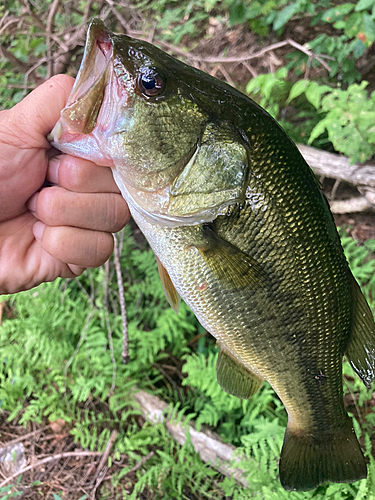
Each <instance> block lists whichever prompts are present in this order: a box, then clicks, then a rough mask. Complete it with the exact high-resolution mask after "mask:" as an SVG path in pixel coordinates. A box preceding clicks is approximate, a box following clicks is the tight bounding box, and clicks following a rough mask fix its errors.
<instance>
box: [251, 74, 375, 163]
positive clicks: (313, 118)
mask: <svg viewBox="0 0 375 500" xmlns="http://www.w3.org/2000/svg"><path fill="white" fill-rule="evenodd" d="M286 78H287V70H286V68H281V69H279V70H278V71H277V72H276V73H275V75H272V74H267V75H259V76H258V77H256V78H254V79H253V80H251V81H250V82H249V84H248V85H247V88H246V91H247V92H248V93H251V94H253V95H254V96H255V97H256V96H257V95H259V96H260V99H258V100H259V102H260V105H261V106H263V107H265V108H266V109H267V110H268V111H269V112H270V113H271V115H272V116H273V117H274V118H276V119H278V118H280V117H281V114H282V111H283V110H284V109H285V107H286V106H288V105H289V104H290V103H291V102H293V104H295V105H296V106H298V109H299V110H300V111H299V112H298V114H297V117H301V116H303V117H304V118H305V120H306V121H304V131H305V133H304V135H303V136H302V138H301V135H298V132H299V130H297V131H294V133H293V132H292V133H291V134H290V135H291V137H292V138H293V139H294V140H295V141H299V142H301V140H302V142H304V141H305V140H306V139H307V138H308V144H311V143H313V142H314V141H316V140H317V139H319V138H320V140H319V141H318V142H315V145H320V146H321V145H322V144H324V143H326V144H327V139H328V141H329V142H330V143H331V144H332V146H333V147H334V148H335V150H336V151H338V152H340V153H343V154H345V155H347V156H348V157H349V159H350V161H351V163H355V162H364V161H366V160H368V159H369V158H371V156H372V155H373V154H374V153H375V126H374V122H375V92H372V93H371V95H370V97H369V96H368V93H367V92H366V87H367V85H368V83H367V82H365V81H363V82H362V83H361V84H360V85H358V84H353V85H349V87H348V88H347V89H346V90H343V89H340V88H336V89H335V88H331V87H329V86H328V85H321V84H319V83H317V82H314V81H310V80H306V79H303V80H299V81H298V82H296V83H295V84H294V85H292V84H291V83H290V82H288V81H287V79H286ZM281 123H282V125H283V126H284V128H285V129H286V131H287V132H288V131H289V128H290V125H289V127H288V124H285V123H284V121H282V120H281ZM304 137H306V139H304Z"/></svg>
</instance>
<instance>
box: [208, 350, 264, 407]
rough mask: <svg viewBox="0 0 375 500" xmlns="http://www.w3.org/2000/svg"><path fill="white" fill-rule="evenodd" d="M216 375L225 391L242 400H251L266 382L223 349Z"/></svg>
mask: <svg viewBox="0 0 375 500" xmlns="http://www.w3.org/2000/svg"><path fill="white" fill-rule="evenodd" d="M216 375H217V381H218V383H219V385H220V387H221V388H222V389H223V391H225V392H227V393H228V394H231V395H232V396H236V397H237V398H240V399H249V398H250V397H251V396H253V395H254V394H255V393H256V392H257V391H258V390H259V389H260V388H261V387H262V385H263V382H264V380H263V379H262V378H260V377H258V375H255V374H254V373H252V372H251V371H250V370H248V369H247V368H245V367H244V366H242V365H241V364H240V363H239V362H238V361H237V360H235V359H234V358H232V356H230V355H229V354H227V353H226V352H224V351H223V350H222V349H220V352H219V357H218V359H217V364H216Z"/></svg>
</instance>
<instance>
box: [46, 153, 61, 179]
mask: <svg viewBox="0 0 375 500" xmlns="http://www.w3.org/2000/svg"><path fill="white" fill-rule="evenodd" d="M60 162H61V158H60V156H54V157H53V158H51V159H50V161H49V165H48V172H47V179H48V180H49V181H50V182H52V184H58V183H59V166H60Z"/></svg>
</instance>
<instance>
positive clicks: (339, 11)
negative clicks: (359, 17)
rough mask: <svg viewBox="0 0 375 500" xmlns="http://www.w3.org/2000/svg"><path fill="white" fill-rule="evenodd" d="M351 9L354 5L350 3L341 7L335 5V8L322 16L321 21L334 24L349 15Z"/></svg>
mask: <svg viewBox="0 0 375 500" xmlns="http://www.w3.org/2000/svg"><path fill="white" fill-rule="evenodd" d="M353 9H354V5H353V4H352V3H343V4H342V5H337V6H336V7H333V8H332V9H329V10H327V11H326V12H325V13H324V14H323V17H322V20H323V21H327V22H329V23H334V22H336V21H339V20H341V18H342V17H343V16H345V15H346V14H349V12H351V11H352V10H353Z"/></svg>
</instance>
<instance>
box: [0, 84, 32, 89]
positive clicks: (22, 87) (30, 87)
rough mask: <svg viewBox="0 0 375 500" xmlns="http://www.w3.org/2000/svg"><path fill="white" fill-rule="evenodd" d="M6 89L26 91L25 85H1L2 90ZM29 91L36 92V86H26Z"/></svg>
mask: <svg viewBox="0 0 375 500" xmlns="http://www.w3.org/2000/svg"><path fill="white" fill-rule="evenodd" d="M1 87H3V88H6V89H24V88H25V85H16V84H12V83H7V84H1V83H0V88H1ZM26 88H27V89H30V90H34V89H35V88H36V85H26Z"/></svg>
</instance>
